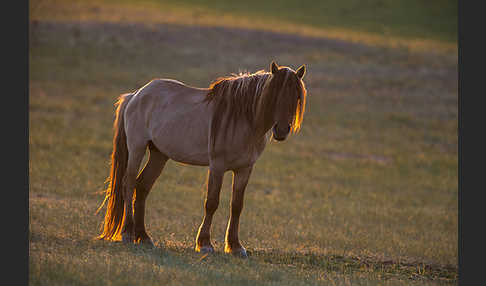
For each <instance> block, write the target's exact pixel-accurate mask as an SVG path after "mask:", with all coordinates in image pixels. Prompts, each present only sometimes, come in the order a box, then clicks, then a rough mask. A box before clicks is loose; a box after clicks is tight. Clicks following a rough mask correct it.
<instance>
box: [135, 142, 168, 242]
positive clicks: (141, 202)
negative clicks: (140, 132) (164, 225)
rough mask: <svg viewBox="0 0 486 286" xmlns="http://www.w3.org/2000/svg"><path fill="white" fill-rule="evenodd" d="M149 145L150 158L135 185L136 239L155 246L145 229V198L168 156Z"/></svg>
mask: <svg viewBox="0 0 486 286" xmlns="http://www.w3.org/2000/svg"><path fill="white" fill-rule="evenodd" d="M149 147H150V155H149V160H148V162H147V164H146V165H145V167H144V168H143V170H142V172H141V173H140V174H139V175H138V177H137V183H136V185H135V199H134V203H133V207H134V212H133V218H134V222H135V227H134V228H135V241H136V242H140V243H143V244H147V245H152V246H153V245H154V243H153V241H152V239H151V238H150V236H149V235H148V234H147V231H146V230H145V200H146V199H147V196H148V194H149V192H150V190H151V189H152V186H153V185H154V183H155V181H156V180H157V178H158V177H159V176H160V173H161V172H162V170H163V169H164V166H165V163H166V162H167V160H168V158H167V156H165V155H164V154H162V153H161V152H160V151H159V150H157V149H156V148H154V147H153V146H152V147H151V146H150V145H149Z"/></svg>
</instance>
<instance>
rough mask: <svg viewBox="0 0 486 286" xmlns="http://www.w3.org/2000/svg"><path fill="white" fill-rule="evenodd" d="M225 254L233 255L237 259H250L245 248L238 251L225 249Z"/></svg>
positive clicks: (239, 248) (237, 249)
mask: <svg viewBox="0 0 486 286" xmlns="http://www.w3.org/2000/svg"><path fill="white" fill-rule="evenodd" d="M225 252H226V253H231V254H232V255H233V256H235V257H240V258H248V253H246V249H245V248H244V247H243V246H242V247H238V248H236V249H225Z"/></svg>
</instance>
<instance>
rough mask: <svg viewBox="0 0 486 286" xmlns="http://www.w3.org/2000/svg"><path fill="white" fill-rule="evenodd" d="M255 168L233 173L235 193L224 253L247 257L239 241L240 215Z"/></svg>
mask: <svg viewBox="0 0 486 286" xmlns="http://www.w3.org/2000/svg"><path fill="white" fill-rule="evenodd" d="M252 168H253V166H251V167H248V168H244V169H239V170H235V171H234V173H233V191H232V194H231V211H230V218H229V222H228V228H227V229H226V237H225V243H224V252H225V253H232V254H235V255H240V256H242V257H247V254H246V250H245V248H244V247H243V246H242V245H241V244H240V241H239V239H238V226H239V221H240V214H241V211H242V209H243V198H244V194H245V189H246V185H247V184H248V179H249V178H250V174H251V170H252Z"/></svg>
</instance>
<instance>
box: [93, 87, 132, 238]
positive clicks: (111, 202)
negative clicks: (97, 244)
mask: <svg viewBox="0 0 486 286" xmlns="http://www.w3.org/2000/svg"><path fill="white" fill-rule="evenodd" d="M132 96H133V94H122V95H121V96H120V97H119V98H118V101H117V102H116V103H115V106H117V109H116V118H115V122H114V124H113V129H114V131H115V134H114V136H113V152H112V153H111V170H110V176H109V177H108V178H107V179H106V182H109V183H110V184H109V186H108V189H106V190H105V199H104V200H103V202H102V203H101V205H100V207H99V208H98V210H97V211H96V213H98V212H99V211H100V210H101V209H102V208H103V206H104V205H105V203H106V202H108V205H107V207H106V214H105V220H104V223H103V225H102V231H103V232H102V233H101V234H100V235H99V236H98V237H97V238H98V239H105V240H121V232H122V227H123V222H124V220H125V217H124V213H125V212H124V210H125V206H124V201H123V185H122V184H123V183H122V182H123V176H124V175H125V171H126V168H127V163H128V148H127V136H126V133H125V127H124V125H125V123H124V117H125V116H124V115H123V114H124V113H125V108H126V106H127V103H128V102H129V101H130V99H131V98H132Z"/></svg>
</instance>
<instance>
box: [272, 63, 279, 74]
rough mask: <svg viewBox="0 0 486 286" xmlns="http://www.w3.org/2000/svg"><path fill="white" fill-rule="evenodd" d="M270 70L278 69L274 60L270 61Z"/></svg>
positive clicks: (273, 71)
mask: <svg viewBox="0 0 486 286" xmlns="http://www.w3.org/2000/svg"><path fill="white" fill-rule="evenodd" d="M270 70H271V71H272V73H276V72H277V71H278V66H277V64H276V63H275V61H272V64H271V65H270Z"/></svg>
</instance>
